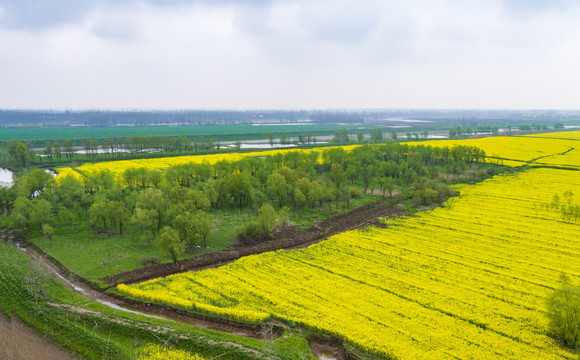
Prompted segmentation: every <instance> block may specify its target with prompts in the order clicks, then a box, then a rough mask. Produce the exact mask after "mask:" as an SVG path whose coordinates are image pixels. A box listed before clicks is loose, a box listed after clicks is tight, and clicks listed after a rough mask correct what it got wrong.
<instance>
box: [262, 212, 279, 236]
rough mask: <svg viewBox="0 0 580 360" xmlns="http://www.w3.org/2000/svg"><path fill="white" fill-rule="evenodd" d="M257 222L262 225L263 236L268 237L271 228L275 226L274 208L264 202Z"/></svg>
mask: <svg viewBox="0 0 580 360" xmlns="http://www.w3.org/2000/svg"><path fill="white" fill-rule="evenodd" d="M259 213H260V215H258V223H259V224H260V226H261V227H262V230H263V232H264V236H265V237H270V234H271V233H272V230H273V229H274V227H275V226H276V210H274V208H273V207H272V205H270V204H264V205H262V207H261V208H260V211H259Z"/></svg>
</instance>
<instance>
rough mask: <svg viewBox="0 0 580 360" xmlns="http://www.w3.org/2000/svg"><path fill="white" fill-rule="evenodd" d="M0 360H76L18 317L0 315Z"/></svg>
mask: <svg viewBox="0 0 580 360" xmlns="http://www.w3.org/2000/svg"><path fill="white" fill-rule="evenodd" d="M0 359H11V360H38V359H42V360H74V359H75V357H73V356H72V355H71V354H69V353H68V352H66V351H65V350H62V349H61V348H60V347H58V346H57V345H55V344H53V343H52V342H50V341H48V340H47V339H45V338H43V337H40V336H39V335H38V334H36V333H35V332H34V331H33V330H32V329H30V328H29V327H28V326H27V325H25V324H24V323H22V322H21V321H20V320H19V319H18V318H17V317H16V316H12V319H8V318H7V317H6V316H4V314H1V313H0Z"/></svg>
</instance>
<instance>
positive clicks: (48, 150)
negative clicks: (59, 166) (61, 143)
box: [44, 141, 52, 160]
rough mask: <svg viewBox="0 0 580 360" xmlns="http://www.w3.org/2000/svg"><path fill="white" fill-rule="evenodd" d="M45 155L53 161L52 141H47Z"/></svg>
mask: <svg viewBox="0 0 580 360" xmlns="http://www.w3.org/2000/svg"><path fill="white" fill-rule="evenodd" d="M44 154H45V155H46V157H48V158H49V159H50V160H52V144H51V143H50V141H47V142H46V143H45V147H44Z"/></svg>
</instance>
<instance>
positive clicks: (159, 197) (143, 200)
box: [135, 188, 169, 229]
mask: <svg viewBox="0 0 580 360" xmlns="http://www.w3.org/2000/svg"><path fill="white" fill-rule="evenodd" d="M135 207H138V208H141V209H146V210H155V211H156V212H157V229H161V222H162V220H163V216H165V212H166V211H167V208H168V207H169V200H168V199H167V196H165V194H164V193H163V192H162V191H161V190H159V189H154V188H147V189H145V190H143V191H142V192H141V193H140V194H139V197H138V199H137V203H136V204H135Z"/></svg>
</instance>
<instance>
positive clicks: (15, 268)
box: [0, 245, 311, 360]
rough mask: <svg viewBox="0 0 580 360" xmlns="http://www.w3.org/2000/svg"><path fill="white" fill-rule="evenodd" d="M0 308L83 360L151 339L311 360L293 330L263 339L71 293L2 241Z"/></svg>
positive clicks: (127, 352) (130, 351)
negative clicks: (144, 313) (154, 316)
mask: <svg viewBox="0 0 580 360" xmlns="http://www.w3.org/2000/svg"><path fill="white" fill-rule="evenodd" d="M0 310H1V311H2V312H3V313H5V314H7V315H8V316H12V314H14V315H16V316H18V317H19V318H20V319H21V320H22V321H23V322H25V323H26V324H28V325H29V326H31V327H32V328H34V329H36V330H37V331H38V332H39V334H40V335H41V336H46V337H49V338H51V339H52V340H54V341H56V342H58V343H60V344H62V345H63V346H64V347H65V348H66V349H68V350H69V351H70V352H71V353H74V354H77V355H79V356H81V357H83V358H87V359H134V358H135V357H136V356H137V353H138V349H140V348H142V347H143V346H146V345H148V344H151V343H155V344H163V345H170V346H171V347H173V348H176V349H180V350H184V351H188V352H192V353H198V354H201V355H203V356H205V357H208V358H212V357H218V356H219V357H220V359H232V360H234V359H255V358H258V359H260V358H267V357H268V356H267V355H265V354H271V355H274V356H275V357H277V358H281V359H288V360H290V359H296V358H299V357H302V356H306V357H304V358H311V355H309V349H308V348H307V346H306V347H305V346H304V344H305V340H304V338H302V337H301V336H300V335H298V334H290V335H288V336H287V337H284V338H280V339H278V340H275V341H264V340H259V339H252V338H244V337H239V336H235V335H229V334H225V333H220V332H217V331H213V330H205V329H200V328H197V327H195V326H191V325H187V324H181V323H176V322H172V321H168V320H161V319H152V318H149V317H145V316H142V315H137V314H130V313H124V312H120V311H118V310H114V309H111V308H108V307H106V306H104V305H102V304H99V303H96V302H93V301H91V300H88V299H86V298H84V297H82V296H79V295H78V294H75V293H74V292H73V291H72V290H71V289H69V288H67V287H65V286H64V285H62V284H61V283H60V282H58V281H57V280H55V279H54V278H52V277H51V276H50V275H49V274H47V273H46V272H45V271H43V270H42V269H41V268H39V267H37V266H35V265H34V264H33V263H32V262H31V261H30V260H29V259H28V257H27V256H26V255H25V254H23V253H21V252H20V251H18V250H17V249H15V248H13V247H10V246H6V245H0ZM289 349H295V350H294V351H293V352H292V351H290V352H289ZM305 351H306V355H304V354H302V352H305ZM299 353H300V354H302V355H297V354H299ZM297 356H298V357H297Z"/></svg>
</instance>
